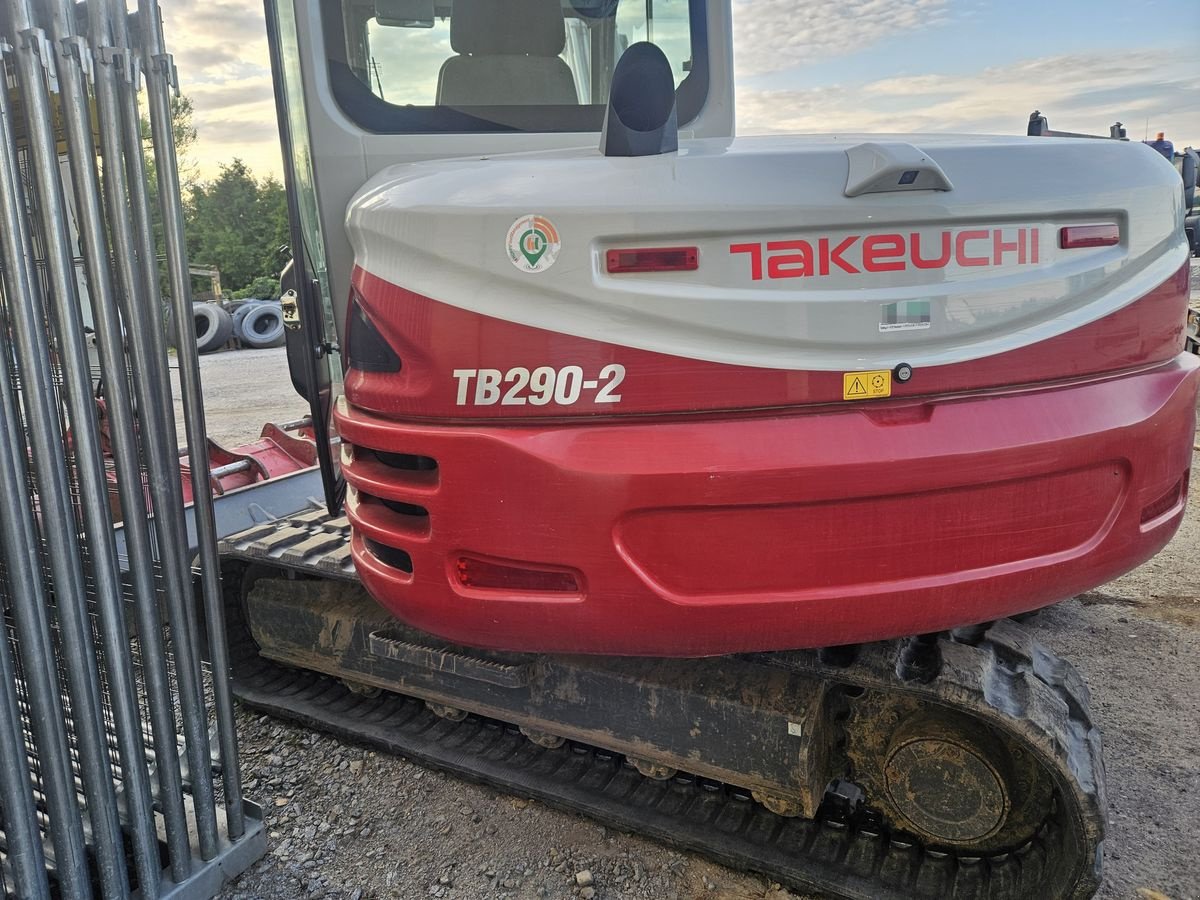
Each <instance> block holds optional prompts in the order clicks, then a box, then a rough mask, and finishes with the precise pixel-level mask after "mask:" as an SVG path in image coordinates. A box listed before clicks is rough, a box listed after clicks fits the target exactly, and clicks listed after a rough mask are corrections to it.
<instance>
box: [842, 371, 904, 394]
mask: <svg viewBox="0 0 1200 900" xmlns="http://www.w3.org/2000/svg"><path fill="white" fill-rule="evenodd" d="M890 396H892V373H891V372H889V371H888V370H887V369H882V370H880V371H878V372H846V373H845V374H844V375H842V399H843V400H872V399H875V398H877V397H890Z"/></svg>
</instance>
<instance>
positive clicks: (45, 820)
mask: <svg viewBox="0 0 1200 900" xmlns="http://www.w3.org/2000/svg"><path fill="white" fill-rule="evenodd" d="M0 3H2V10H0V22H2V23H3V25H2V26H0V28H2V33H0V56H2V57H3V59H4V63H5V73H6V84H5V89H4V90H0V274H2V276H3V277H2V282H0V283H2V291H0V360H3V366H4V370H3V377H0V601H2V602H3V611H4V616H5V625H6V633H5V636H4V637H5V638H6V639H0V828H2V831H0V894H3V895H5V896H12V897H22V898H24V897H31V898H41V897H52V896H53V897H64V898H89V897H93V896H102V897H105V898H110V897H129V896H138V897H145V898H157V897H197V896H211V894H213V893H214V892H215V891H216V890H217V889H218V888H219V886H220V884H221V882H222V880H223V879H224V878H227V877H229V876H230V875H231V874H233V873H235V872H237V871H240V870H241V869H242V868H244V867H245V866H247V865H249V864H250V863H251V862H253V860H254V859H256V858H257V857H258V856H260V855H261V854H262V852H263V849H264V836H263V831H262V822H261V814H260V813H259V811H258V809H257V807H255V806H254V805H253V804H251V803H248V802H246V801H244V800H243V798H242V792H241V781H240V774H239V771H238V758H237V740H236V734H235V731H234V719H233V706H232V698H231V695H230V691H229V683H228V661H227V654H226V651H225V637H224V623H223V619H222V615H223V614H222V598H221V584H220V568H219V560H218V557H217V550H216V540H215V533H214V524H213V523H214V513H213V507H212V499H211V497H210V496H209V495H208V494H207V492H205V491H198V492H196V494H197V496H196V500H195V504H194V509H193V510H192V512H191V515H192V518H194V520H195V522H196V536H195V546H196V547H198V551H199V552H198V561H199V569H198V570H193V568H192V563H193V560H192V558H191V551H190V550H189V539H188V529H187V525H186V523H185V516H184V506H183V492H182V489H181V483H180V465H179V459H178V456H177V455H176V450H175V448H176V446H177V439H176V422H175V417H174V411H173V407H172V403H171V394H170V373H169V369H168V355H167V349H166V340H165V338H164V333H163V321H164V316H163V313H164V310H165V309H166V304H168V303H169V305H170V307H171V309H172V311H173V315H172V316H171V317H170V318H171V320H172V321H173V322H174V323H175V327H176V332H177V333H176V335H175V345H176V346H177V347H179V348H180V350H179V351H178V353H177V360H178V366H179V371H180V386H181V389H182V393H183V400H184V404H183V405H184V423H183V424H184V430H185V432H186V435H187V443H188V446H189V448H191V459H190V463H191V470H192V471H193V472H196V471H200V472H205V471H208V460H207V457H206V446H207V442H206V441H205V424H204V412H203V406H202V402H201V395H200V375H199V363H198V359H197V356H196V353H195V349H194V348H195V337H194V334H193V333H192V317H191V297H190V293H189V291H190V286H189V283H188V276H187V258H186V250H185V245H184V240H183V216H182V206H181V204H180V198H179V180H178V174H177V172H176V168H175V155H174V146H173V143H172V131H171V119H170V97H171V91H172V89H173V87H174V65H173V63H172V61H171V57H170V56H169V55H168V54H167V52H166V49H165V46H164V44H163V36H162V32H161V27H160V21H161V16H160V11H159V8H158V4H157V2H156V0H141V2H139V4H138V7H139V8H138V21H139V22H140V23H141V26H140V27H139V28H137V32H138V33H139V35H138V37H139V38H140V42H139V43H137V44H135V43H133V41H132V40H131V33H130V31H129V29H128V26H127V15H126V12H127V11H126V8H125V5H124V2H123V0H88V2H87V3H86V4H76V3H73V2H71V0H41V2H36V3H35V2H33V0H0ZM83 13H86V14H83ZM143 74H144V76H145V78H144V83H145V93H146V106H147V107H148V109H149V112H150V124H151V132H152V146H153V154H154V160H155V163H156V165H155V167H154V171H155V172H156V174H157V179H158V183H157V188H158V196H159V198H160V199H161V202H160V204H159V208H158V209H157V210H153V209H151V207H150V203H149V196H150V191H149V190H148V185H147V182H146V178H147V172H148V167H147V163H146V158H145V156H144V149H143V140H142V128H141V122H140V116H139V93H140V91H141V89H142V84H143ZM69 201H73V203H71V202H69ZM156 213H157V215H156ZM155 221H158V222H160V223H161V227H162V233H163V236H164V238H165V240H164V244H165V249H166V259H167V274H168V281H169V283H170V286H171V292H170V294H171V295H170V298H169V299H167V298H165V297H164V296H163V295H162V294H161V292H160V287H159V271H158V262H157V252H156V249H157V248H156V243H155V236H154V233H153V224H152V223H154V222H155ZM77 253H78V257H77V256H76V254H77ZM81 274H82V276H83V277H80V276H81ZM118 523H120V524H121V525H122V529H121V530H122V539H121V541H120V543H118V541H117V540H116V539H115V537H114V527H115V526H116V525H117V524H118ZM197 581H198V584H199V591H198V595H199V597H200V598H201V599H202V602H203V608H204V613H205V615H204V621H205V623H206V625H207V634H206V637H207V642H208V648H209V651H210V655H209V658H210V659H211V660H212V662H213V664H212V666H211V667H210V668H207V669H206V668H205V667H204V666H203V665H202V663H201V660H200V655H199V652H198V647H199V645H200V634H199V629H198V624H197V615H196V609H195V602H194V600H195V597H196V595H197V592H196V590H195V589H194V584H196V583H197ZM222 807H223V815H222Z"/></svg>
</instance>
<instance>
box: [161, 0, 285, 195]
mask: <svg viewBox="0 0 1200 900" xmlns="http://www.w3.org/2000/svg"><path fill="white" fill-rule="evenodd" d="M163 20H164V21H163V28H164V31H165V33H166V35H167V41H168V49H169V50H171V52H173V53H174V54H175V64H176V66H177V67H178V69H179V81H180V89H181V90H182V91H183V93H185V94H187V96H189V97H190V98H191V99H192V103H193V106H194V108H195V125H196V132H197V141H196V145H195V147H194V148H193V149H192V157H193V158H194V159H195V160H196V162H197V164H198V168H199V172H200V176H201V177H202V178H209V177H212V176H214V175H216V173H217V170H218V167H219V164H220V163H224V162H229V160H231V159H233V157H235V156H236V157H240V158H241V159H243V160H244V161H245V162H246V164H247V165H249V166H250V168H251V169H252V170H253V171H254V172H255V174H257V175H260V176H263V175H267V174H271V173H277V172H278V171H279V168H280V156H279V131H278V128H277V127H276V124H275V101H274V89H273V88H272V83H271V70H270V58H269V56H268V51H267V35H266V26H265V24H264V22H263V8H262V3H261V2H258V0H174V2H171V3H164V4H163Z"/></svg>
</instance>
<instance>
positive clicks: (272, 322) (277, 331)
mask: <svg viewBox="0 0 1200 900" xmlns="http://www.w3.org/2000/svg"><path fill="white" fill-rule="evenodd" d="M232 324H233V334H234V336H235V337H237V339H238V340H239V341H241V342H242V344H243V345H244V346H246V347H252V348H254V349H256V350H259V349H263V348H266V347H281V346H283V343H284V334H283V307H281V306H280V305H279V301H278V300H251V301H249V302H247V303H243V304H242V305H241V306H239V307H238V308H237V309H236V310H234V312H233V319H232ZM202 352H203V351H202Z"/></svg>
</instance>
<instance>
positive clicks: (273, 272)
mask: <svg viewBox="0 0 1200 900" xmlns="http://www.w3.org/2000/svg"><path fill="white" fill-rule="evenodd" d="M171 112H172V120H173V126H174V127H173V131H174V138H175V151H176V156H177V158H178V161H179V176H180V184H181V189H182V190H181V192H182V194H183V214H184V226H185V232H186V235H187V247H188V258H189V259H190V260H191V262H192V263H193V264H196V265H203V266H215V267H216V268H218V269H219V270H220V272H221V286H222V291H223V293H224V294H225V296H226V297H233V298H234V299H244V298H247V297H277V296H278V295H279V272H280V270H281V269H282V268H283V265H284V263H285V262H286V261H287V259H286V254H285V253H281V252H280V248H282V247H284V246H285V245H287V244H288V243H289V233H288V215H287V195H286V193H285V191H284V187H283V184H282V183H281V182H280V181H279V179H278V178H276V177H275V176H274V175H267V176H266V177H263V178H258V177H256V176H255V175H254V173H253V172H252V171H251V170H250V167H249V166H247V165H246V163H245V162H243V161H242V160H240V159H236V158H235V159H233V160H232V161H231V162H228V163H223V164H221V165H220V167H219V170H218V174H217V176H216V177H215V178H211V179H207V180H205V179H201V178H200V177H199V174H198V168H197V165H196V162H195V159H194V157H193V155H192V152H191V151H192V149H193V145H194V144H195V142H196V137H197V132H196V127H195V125H194V123H193V108H192V102H191V100H190V99H189V98H188V97H186V96H181V97H178V98H176V99H175V101H174V104H173V107H172V111H171ZM143 130H144V132H145V133H146V136H147V137H148V136H149V124H148V123H144V125H143ZM151 174H153V173H151ZM150 188H151V191H156V190H157V182H156V180H155V179H154V178H153V177H151V178H150ZM155 208H157V204H155ZM193 287H195V288H199V289H201V290H208V289H209V285H208V284H207V283H204V284H201V283H200V282H197V283H196V284H195V285H193Z"/></svg>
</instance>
